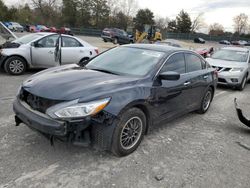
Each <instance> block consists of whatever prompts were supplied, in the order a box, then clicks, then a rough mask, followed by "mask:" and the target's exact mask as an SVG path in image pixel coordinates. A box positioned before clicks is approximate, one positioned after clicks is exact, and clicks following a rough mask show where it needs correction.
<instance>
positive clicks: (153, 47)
mask: <svg viewBox="0 0 250 188" xmlns="http://www.w3.org/2000/svg"><path fill="white" fill-rule="evenodd" d="M123 46H125V47H132V48H141V49H145V50H153V51H159V52H164V53H167V54H170V53H173V52H180V51H186V52H193V51H191V50H187V49H184V48H179V47H173V46H167V45H158V44H127V45H123ZM193 53H194V52H193Z"/></svg>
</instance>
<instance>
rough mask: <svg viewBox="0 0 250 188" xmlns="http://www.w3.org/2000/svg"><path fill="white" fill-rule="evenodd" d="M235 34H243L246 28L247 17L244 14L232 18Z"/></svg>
mask: <svg viewBox="0 0 250 188" xmlns="http://www.w3.org/2000/svg"><path fill="white" fill-rule="evenodd" d="M233 21H234V28H235V32H237V33H238V34H242V33H245V32H246V30H247V26H248V16H247V15H246V14H244V13H241V14H239V15H238V16H236V17H234V18H233Z"/></svg>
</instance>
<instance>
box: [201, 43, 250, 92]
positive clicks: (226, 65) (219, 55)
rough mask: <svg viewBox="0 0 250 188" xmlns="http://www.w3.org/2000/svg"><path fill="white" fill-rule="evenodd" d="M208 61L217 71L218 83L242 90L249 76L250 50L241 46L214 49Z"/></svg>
mask: <svg viewBox="0 0 250 188" xmlns="http://www.w3.org/2000/svg"><path fill="white" fill-rule="evenodd" d="M206 60H207V61H208V63H209V64H210V65H211V66H212V67H213V68H216V69H217V71H218V84H222V85H228V86H232V87H235V88H238V89H239V90H243V89H244V88H245V86H246V83H247V81H248V80H249V78H250V74H249V73H250V50H249V49H247V48H243V47H225V48H221V49H220V50H218V51H216V52H215V53H214V54H213V55H212V56H211V57H210V58H207V59H206Z"/></svg>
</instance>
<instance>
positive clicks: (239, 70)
mask: <svg viewBox="0 0 250 188" xmlns="http://www.w3.org/2000/svg"><path fill="white" fill-rule="evenodd" d="M243 70H244V68H232V69H231V70H230V72H242V71H243Z"/></svg>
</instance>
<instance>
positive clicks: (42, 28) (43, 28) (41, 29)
mask: <svg viewBox="0 0 250 188" xmlns="http://www.w3.org/2000/svg"><path fill="white" fill-rule="evenodd" d="M36 31H37V32H50V28H48V27H46V26H45V25H36Z"/></svg>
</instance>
